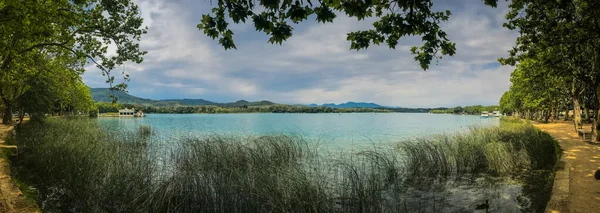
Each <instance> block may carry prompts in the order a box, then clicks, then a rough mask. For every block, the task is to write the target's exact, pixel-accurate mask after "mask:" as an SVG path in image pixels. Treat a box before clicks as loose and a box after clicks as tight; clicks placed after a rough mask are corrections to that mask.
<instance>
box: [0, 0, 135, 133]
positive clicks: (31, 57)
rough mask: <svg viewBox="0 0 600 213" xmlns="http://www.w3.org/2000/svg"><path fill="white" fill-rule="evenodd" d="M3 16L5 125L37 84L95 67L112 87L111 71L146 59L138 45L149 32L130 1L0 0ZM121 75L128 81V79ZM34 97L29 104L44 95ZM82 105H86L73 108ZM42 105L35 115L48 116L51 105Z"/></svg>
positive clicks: (0, 52)
mask: <svg viewBox="0 0 600 213" xmlns="http://www.w3.org/2000/svg"><path fill="white" fill-rule="evenodd" d="M0 17H2V18H1V20H0V21H1V22H2V24H0V99H1V100H2V104H3V105H4V106H5V107H4V109H5V112H4V114H5V116H4V117H3V122H4V123H8V122H10V120H11V115H12V108H13V106H14V104H15V102H17V101H18V99H19V98H20V97H21V96H22V95H24V94H25V93H26V92H28V91H29V90H30V89H31V88H32V86H35V85H33V84H34V83H37V84H38V85H40V84H44V83H45V84H48V82H49V81H67V82H68V81H71V79H70V78H69V77H71V76H74V75H80V74H81V73H82V72H83V71H84V66H85V65H86V64H88V63H93V64H95V65H96V67H98V68H99V69H100V70H101V71H102V73H103V75H105V76H107V82H108V83H109V84H111V85H112V83H113V81H114V76H111V71H112V70H113V69H115V68H116V67H117V66H119V65H121V64H123V63H125V62H127V61H133V62H136V63H140V62H141V61H142V55H144V54H145V52H144V51H140V50H139V44H138V43H137V42H138V41H139V40H140V37H141V35H142V34H144V33H145V32H146V29H145V28H142V27H141V25H142V19H141V18H140V17H139V11H138V7H137V6H136V5H135V4H134V3H133V2H132V1H130V0H120V1H107V0H78V1H70V0H56V1H41V0H33V1H1V4H0ZM109 45H113V46H115V47H116V49H117V50H116V52H115V53H114V54H113V53H109V52H108V46H109ZM61 72H64V73H61ZM48 73H52V74H48ZM67 76H68V77H67ZM123 76H124V79H125V80H127V79H128V74H126V73H123ZM48 78H57V79H48ZM48 85H51V86H58V87H62V85H54V84H48ZM125 87H126V86H125V84H119V85H115V86H114V88H119V89H125ZM50 89H57V90H61V89H64V91H66V90H69V89H72V88H68V87H65V88H50ZM74 91H75V92H79V91H81V90H79V89H75V90H74ZM34 93H36V94H35V95H34V94H30V97H29V98H25V99H31V98H32V97H34V96H35V97H40V96H41V95H40V93H39V92H34ZM66 95H67V97H64V96H61V98H64V99H67V101H69V100H70V99H72V98H73V97H71V96H69V95H73V94H66ZM84 96H86V95H84ZM44 98H46V99H47V98H48V97H44ZM46 101H47V100H46ZM79 103H84V102H72V103H71V104H79ZM85 104H87V103H85ZM38 106H39V107H40V108H41V109H40V108H38V109H36V111H44V110H46V109H47V108H49V107H50V106H52V105H43V104H38ZM60 107H64V106H60ZM76 107H80V108H82V106H76Z"/></svg>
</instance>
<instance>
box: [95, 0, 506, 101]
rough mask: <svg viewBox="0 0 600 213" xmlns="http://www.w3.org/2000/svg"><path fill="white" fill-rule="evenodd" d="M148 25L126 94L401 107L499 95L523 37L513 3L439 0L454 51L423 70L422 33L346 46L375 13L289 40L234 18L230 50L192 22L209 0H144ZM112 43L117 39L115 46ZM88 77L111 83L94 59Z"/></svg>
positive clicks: (302, 27)
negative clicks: (515, 25) (416, 54)
mask: <svg viewBox="0 0 600 213" xmlns="http://www.w3.org/2000/svg"><path fill="white" fill-rule="evenodd" d="M137 2H138V5H139V6H140V9H141V12H142V16H143V18H144V24H145V25H146V26H148V34H146V35H144V37H143V38H142V41H141V42H140V45H141V48H142V49H143V50H146V51H148V54H147V55H146V56H145V57H144V62H143V63H141V64H126V65H125V66H123V67H122V68H121V69H122V70H124V71H125V72H127V73H129V75H130V76H131V81H130V82H129V89H128V90H129V93H130V94H132V95H135V96H139V97H144V98H151V99H167V98H203V99H206V100H211V101H217V102H228V101H236V100H240V99H244V100H249V101H256V100H271V101H274V102H278V103H290V104H291V103H293V104H310V103H319V104H321V103H342V102H347V101H362V102H376V103H379V104H382V105H389V106H402V107H437V106H456V105H473V104H484V105H488V104H497V103H498V100H499V98H500V96H501V95H502V94H503V93H504V91H506V90H507V89H508V87H509V86H510V81H509V78H510V72H511V71H512V70H513V69H514V68H513V67H510V66H500V65H499V64H498V63H497V58H498V57H504V56H506V55H507V51H508V49H510V48H511V47H512V45H513V43H514V41H515V39H516V37H517V36H518V34H517V32H512V31H509V30H507V29H505V28H502V23H503V22H504V15H505V14H506V12H508V8H507V4H506V2H504V1H500V5H499V7H498V8H491V7H487V6H485V5H484V4H483V2H482V1H480V0H448V1H436V2H435V8H437V9H439V8H443V9H450V10H451V11H452V16H451V17H450V20H449V21H448V22H446V23H444V24H443V28H444V30H445V31H446V32H447V33H448V35H449V38H450V39H451V40H452V41H454V42H456V47H457V54H456V55H455V56H453V57H444V59H442V60H440V61H438V62H437V63H436V62H435V61H434V63H433V64H432V65H431V66H430V69H429V70H427V71H423V70H421V69H420V68H419V66H418V65H417V63H416V62H415V61H414V60H413V56H412V55H410V52H409V51H408V50H409V48H410V47H411V46H414V45H415V44H419V42H420V39H419V38H403V39H401V40H400V43H399V46H398V47H397V48H396V49H395V50H390V49H388V48H387V47H386V46H379V47H378V46H374V47H371V48H369V49H368V50H361V51H355V50H349V47H350V44H349V42H347V41H346V33H347V32H351V31H354V30H359V29H368V28H370V27H371V23H372V22H373V20H374V19H367V20H365V21H361V22H358V21H357V20H356V19H354V18H348V17H346V16H344V15H342V14H340V15H338V17H337V18H336V19H335V20H334V23H329V24H322V23H316V22H315V21H313V20H314V17H310V18H309V20H308V21H305V23H301V24H298V25H292V26H293V27H294V29H295V31H294V32H293V33H294V35H293V36H292V38H290V39H289V40H288V41H286V42H284V43H283V45H281V46H280V45H271V44H270V43H268V42H267V41H268V37H267V36H266V35H264V34H263V33H261V32H255V31H254V27H253V26H252V25H250V24H240V25H232V26H231V28H232V30H233V31H234V33H235V35H234V39H235V40H236V45H237V50H228V51H225V50H224V49H223V48H222V47H221V46H219V45H218V43H217V41H214V40H211V39H210V38H208V37H206V36H205V35H204V34H203V33H202V32H201V31H199V30H198V29H197V28H196V25H197V24H198V23H199V22H200V20H201V16H202V14H203V13H206V12H207V11H209V10H210V9H211V8H212V6H211V5H210V1H194V0H138V1H137ZM113 49H114V48H113ZM84 82H85V83H86V84H87V85H89V86H91V87H107V85H106V84H105V83H104V82H105V78H104V77H103V76H102V75H101V73H100V71H99V70H97V69H96V68H94V67H93V66H89V67H88V68H87V71H86V73H85V75H84Z"/></svg>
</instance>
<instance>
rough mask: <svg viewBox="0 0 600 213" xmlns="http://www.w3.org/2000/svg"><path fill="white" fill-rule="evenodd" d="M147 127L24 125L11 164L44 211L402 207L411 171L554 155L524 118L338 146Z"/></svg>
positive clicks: (488, 166) (534, 161)
mask: <svg viewBox="0 0 600 213" xmlns="http://www.w3.org/2000/svg"><path fill="white" fill-rule="evenodd" d="M152 134H154V131H153V130H152V129H151V128H149V127H140V129H137V130H136V131H131V132H127V131H125V132H120V133H114V132H106V131H105V130H104V129H101V128H99V127H97V126H96V124H95V123H94V122H93V120H92V121H90V120H62V119H54V120H48V121H47V122H46V123H44V124H38V123H28V124H26V126H24V127H23V128H22V129H21V130H20V132H19V134H18V137H17V142H18V146H19V153H18V155H17V157H16V158H15V159H14V160H13V166H14V171H15V173H16V176H18V178H19V179H20V180H23V181H25V182H27V183H28V184H32V185H34V186H35V187H36V188H37V189H38V190H39V193H38V196H39V197H38V202H39V204H40V207H41V208H42V210H43V211H44V212H406V211H411V209H413V210H414V208H416V207H415V206H410V205H409V206H407V204H406V203H407V202H406V201H407V200H406V197H405V196H403V195H404V194H405V192H406V190H407V189H408V188H410V187H412V186H414V184H415V183H417V182H419V181H422V180H426V179H432V180H443V179H447V178H450V177H459V176H461V175H463V174H478V173H486V174H492V175H504V174H511V173H517V172H520V171H521V169H540V168H544V169H545V168H550V167H551V166H553V165H554V164H553V163H552V162H555V161H556V159H555V157H556V155H555V152H556V147H554V144H555V143H554V141H553V140H552V138H551V137H549V136H547V135H545V134H544V133H542V132H539V131H538V130H536V129H534V128H533V127H531V126H527V125H525V124H514V126H511V127H504V126H503V127H498V128H486V129H472V130H471V132H470V133H466V134H458V135H451V136H436V137H431V138H422V139H417V140H413V141H408V142H402V143H399V145H398V147H388V148H378V149H376V148H373V149H368V150H363V151H360V152H354V153H346V154H341V155H335V156H329V155H327V156H323V155H322V152H320V151H319V147H317V146H314V145H313V144H311V143H310V142H308V141H307V140H304V139H302V138H299V137H292V136H285V135H273V136H262V137H245V138H244V137H223V136H212V137H207V138H189V139H185V140H177V141H154V140H156V139H154V137H150V136H151V135H152ZM161 144H162V145H161ZM163 145H164V146H163ZM548 153H550V154H549V155H548ZM409 203H410V202H409ZM434 203H435V200H434ZM419 205H421V204H420V201H419ZM435 208H436V207H435V206H434V207H433V209H434V210H435Z"/></svg>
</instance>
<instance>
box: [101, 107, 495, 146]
mask: <svg viewBox="0 0 600 213" xmlns="http://www.w3.org/2000/svg"><path fill="white" fill-rule="evenodd" d="M98 122H100V123H101V124H103V125H105V126H107V127H108V128H111V129H119V128H121V129H123V128H125V129H128V128H129V129H133V128H137V127H138V126H141V125H147V126H150V127H152V128H153V130H155V131H156V132H157V134H158V135H159V137H162V138H181V137H196V136H200V137H202V136H207V135H214V134H217V135H228V136H248V135H253V136H259V135H270V134H291V135H298V136H302V137H304V138H306V139H308V140H309V141H316V142H318V143H319V144H327V145H328V146H331V145H337V146H344V147H347V146H361V145H373V144H384V143H395V142H398V141H402V140H407V139H412V138H415V137H423V136H428V135H431V134H441V133H453V132H459V131H465V130H468V128H469V127H472V126H491V125H498V123H499V119H498V118H480V117H479V116H476V115H445V114H429V113H342V114H337V113H319V114H307V113H298V114H294V113H249V114H148V115H147V116H146V117H143V118H119V117H101V118H99V119H98Z"/></svg>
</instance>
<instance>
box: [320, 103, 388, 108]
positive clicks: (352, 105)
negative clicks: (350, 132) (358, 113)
mask: <svg viewBox="0 0 600 213" xmlns="http://www.w3.org/2000/svg"><path fill="white" fill-rule="evenodd" d="M308 106H312V107H316V106H326V107H331V108H385V106H381V105H379V104H376V103H367V102H346V103H342V104H334V103H326V104H323V105H317V104H309V105H308Z"/></svg>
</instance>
